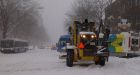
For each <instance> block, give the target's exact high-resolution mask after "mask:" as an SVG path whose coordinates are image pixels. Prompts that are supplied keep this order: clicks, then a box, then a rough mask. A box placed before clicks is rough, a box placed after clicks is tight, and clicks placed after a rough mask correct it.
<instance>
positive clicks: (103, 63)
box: [99, 57, 105, 66]
mask: <svg viewBox="0 0 140 75" xmlns="http://www.w3.org/2000/svg"><path fill="white" fill-rule="evenodd" d="M99 64H100V65H101V66H105V57H100V61H99Z"/></svg>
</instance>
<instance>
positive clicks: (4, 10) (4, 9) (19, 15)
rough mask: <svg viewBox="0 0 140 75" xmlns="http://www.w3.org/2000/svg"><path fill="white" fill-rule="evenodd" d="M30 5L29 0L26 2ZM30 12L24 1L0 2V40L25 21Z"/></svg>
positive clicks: (4, 0) (10, 0)
mask: <svg viewBox="0 0 140 75" xmlns="http://www.w3.org/2000/svg"><path fill="white" fill-rule="evenodd" d="M28 2H29V3H30V0H28ZM28 12H30V7H28V5H27V2H26V0H0V28H1V31H2V38H7V37H8V35H9V34H10V33H11V32H12V31H13V30H14V29H15V28H16V27H17V26H18V25H21V24H22V22H23V21H24V20H25V15H26V14H27V13H28Z"/></svg>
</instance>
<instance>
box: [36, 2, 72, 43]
mask: <svg viewBox="0 0 140 75" xmlns="http://www.w3.org/2000/svg"><path fill="white" fill-rule="evenodd" d="M38 1H39V3H40V4H41V6H43V8H44V9H42V12H41V14H42V16H43V21H44V25H45V27H46V29H47V32H48V34H49V35H50V38H51V41H52V42H57V41H58V38H59V36H60V35H63V34H65V30H64V20H65V18H66V15H65V14H66V12H67V11H69V10H70V8H71V4H72V0H38Z"/></svg>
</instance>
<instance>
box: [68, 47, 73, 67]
mask: <svg viewBox="0 0 140 75" xmlns="http://www.w3.org/2000/svg"><path fill="white" fill-rule="evenodd" d="M73 57H74V53H73V50H67V58H66V65H67V66H68V67H72V66H73Z"/></svg>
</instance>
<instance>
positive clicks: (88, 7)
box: [65, 0, 114, 27]
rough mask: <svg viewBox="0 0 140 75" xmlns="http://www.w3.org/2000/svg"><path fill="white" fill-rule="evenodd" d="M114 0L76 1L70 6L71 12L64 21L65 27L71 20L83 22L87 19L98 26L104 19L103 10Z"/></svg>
mask: <svg viewBox="0 0 140 75" xmlns="http://www.w3.org/2000/svg"><path fill="white" fill-rule="evenodd" d="M113 1H114V0H107V1H105V0H77V1H75V2H74V3H73V4H72V11H71V12H68V13H67V16H68V18H67V19H66V21H65V24H66V27H68V25H70V23H69V22H72V21H73V20H78V21H84V20H85V19H89V20H90V21H94V22H96V23H97V25H98V24H99V22H100V20H101V19H102V18H103V17H105V16H104V15H105V8H106V7H107V6H108V5H109V4H111V3H112V2H113Z"/></svg>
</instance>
